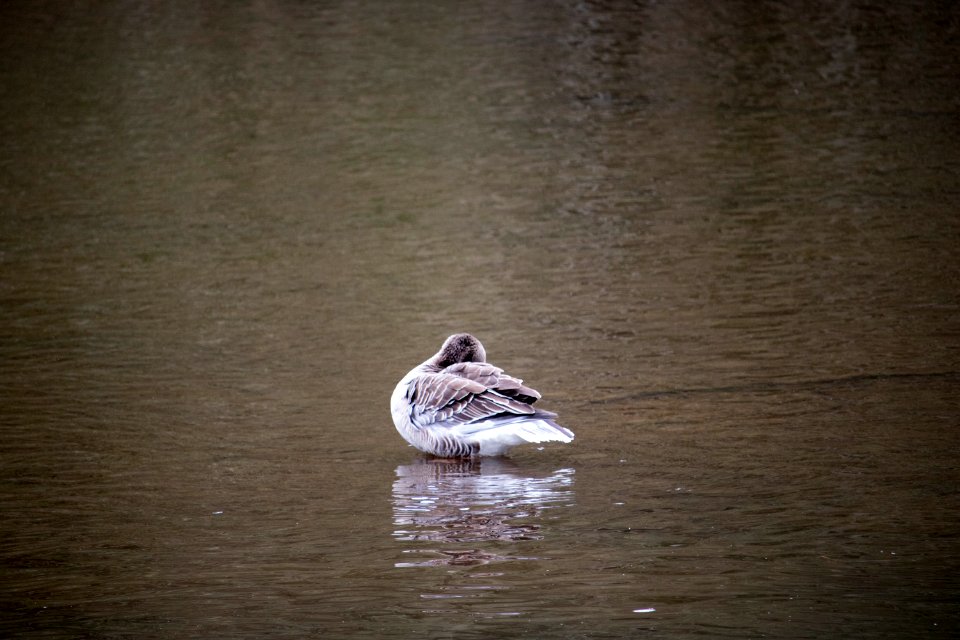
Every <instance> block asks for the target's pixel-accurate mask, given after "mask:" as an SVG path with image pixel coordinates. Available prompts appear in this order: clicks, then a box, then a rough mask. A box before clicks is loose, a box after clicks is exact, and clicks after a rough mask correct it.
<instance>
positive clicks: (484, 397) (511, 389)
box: [407, 362, 540, 426]
mask: <svg viewBox="0 0 960 640" xmlns="http://www.w3.org/2000/svg"><path fill="white" fill-rule="evenodd" d="M407 397H408V398H409V400H410V403H411V405H412V407H413V411H412V413H413V415H412V418H413V422H414V424H419V425H427V424H435V423H440V424H443V423H446V424H447V425H450V426H452V425H454V424H467V423H470V422H476V421H479V420H485V419H488V418H493V417H495V416H499V415H504V414H507V415H510V414H512V415H518V416H520V415H532V414H533V413H535V411H536V410H535V409H534V408H533V407H532V406H530V405H531V403H533V402H535V401H536V400H537V399H539V398H540V394H539V393H538V392H537V391H536V390H535V389H531V388H530V387H527V386H525V385H524V384H523V381H522V380H520V379H519V378H514V377H512V376H508V375H507V374H505V373H503V370H502V369H500V368H499V367H495V366H493V365H491V364H489V363H485V362H461V363H458V364H455V365H452V366H450V367H447V368H446V369H444V370H443V371H440V372H437V373H425V374H423V375H421V376H418V377H416V378H414V379H413V380H411V381H410V386H409V388H408V390H407Z"/></svg>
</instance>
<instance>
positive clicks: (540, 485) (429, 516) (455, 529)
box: [393, 458, 574, 567]
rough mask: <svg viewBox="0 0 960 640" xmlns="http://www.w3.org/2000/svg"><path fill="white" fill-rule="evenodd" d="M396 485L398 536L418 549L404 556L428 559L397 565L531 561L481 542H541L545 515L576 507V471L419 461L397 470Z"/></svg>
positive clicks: (495, 461)
mask: <svg viewBox="0 0 960 640" xmlns="http://www.w3.org/2000/svg"><path fill="white" fill-rule="evenodd" d="M396 473H397V479H396V480H395V481H394V483H393V522H394V527H395V529H394V533H393V535H394V537H395V538H396V539H397V540H400V541H404V542H418V543H419V542H433V543H439V544H437V545H434V546H432V547H429V548H427V547H421V546H420V545H415V546H413V548H409V549H406V550H405V551H404V553H410V554H418V555H419V554H423V555H426V556H429V559H425V560H423V561H417V562H398V563H396V566H397V567H422V566H431V565H461V566H462V565H477V564H488V563H490V562H500V561H506V560H530V559H534V558H531V557H528V556H519V555H504V554H501V553H496V552H495V551H493V550H492V549H488V550H484V549H482V548H480V545H478V544H477V543H487V544H486V545H485V546H488V547H491V548H496V547H499V548H502V547H503V545H500V544H493V543H496V542H512V543H517V542H521V541H525V540H540V539H542V538H543V537H544V531H543V528H542V527H543V525H542V524H541V522H538V520H542V519H543V518H542V513H543V511H545V510H547V509H552V508H556V507H562V506H566V505H570V504H572V503H573V490H572V486H573V473H574V471H573V469H559V470H557V471H554V472H552V473H549V474H547V475H542V476H531V475H528V474H526V473H524V472H522V471H521V469H520V468H519V467H518V466H517V465H516V464H515V463H513V462H511V461H509V460H505V459H501V458H485V459H469V460H457V461H450V460H437V459H422V460H419V461H417V462H416V463H414V464H409V465H401V466H399V467H397V471H396Z"/></svg>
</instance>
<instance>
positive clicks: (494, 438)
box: [451, 411, 574, 456]
mask: <svg viewBox="0 0 960 640" xmlns="http://www.w3.org/2000/svg"><path fill="white" fill-rule="evenodd" d="M554 417H555V414H552V413H550V412H548V411H538V412H536V413H535V414H534V415H532V416H512V417H507V418H504V417H501V418H496V419H493V420H481V421H479V422H474V423H470V424H461V425H457V426H455V427H452V428H451V431H452V432H454V433H456V434H457V435H459V436H461V437H463V438H465V439H467V440H469V441H472V442H475V443H477V444H479V445H480V454H481V455H487V456H490V455H493V456H495V455H500V454H502V453H503V452H504V451H506V450H507V449H508V448H510V447H514V446H516V445H518V444H523V443H525V442H531V443H539V442H571V441H572V440H573V438H574V434H573V431H571V430H570V429H567V428H566V427H562V426H560V425H559V424H557V423H556V422H555V421H554V420H553V418H554Z"/></svg>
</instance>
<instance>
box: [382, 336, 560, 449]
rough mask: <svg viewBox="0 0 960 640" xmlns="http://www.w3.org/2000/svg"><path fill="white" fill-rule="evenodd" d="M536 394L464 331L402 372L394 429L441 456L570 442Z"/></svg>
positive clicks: (392, 410) (395, 396)
mask: <svg viewBox="0 0 960 640" xmlns="http://www.w3.org/2000/svg"><path fill="white" fill-rule="evenodd" d="M539 399H540V394H539V393H538V392H537V391H536V390H534V389H531V388H530V387H528V386H525V385H524V384H523V380H521V379H519V378H514V377H513V376H509V375H507V374H506V373H504V372H503V369H501V368H500V367H497V366H494V365H492V364H490V363H489V362H487V353H486V351H485V350H484V348H483V345H482V344H480V341H479V340H477V339H476V338H475V337H473V336H472V335H470V334H469V333H455V334H453V335H452V336H450V337H448V338H447V339H446V340H445V341H444V343H443V346H442V347H440V351H438V352H437V353H436V354H434V355H432V356H430V357H429V358H427V359H426V360H424V361H423V363H422V364H420V365H418V366H416V367H414V368H413V369H411V370H410V372H409V373H408V374H407V375H405V376H403V378H402V379H401V380H400V382H399V383H397V386H396V388H395V389H394V390H393V395H392V396H391V398H390V413H391V414H392V415H393V423H394V425H396V427H397V431H399V432H400V435H401V436H403V438H404V439H405V440H406V441H407V442H409V443H410V444H411V445H413V446H414V447H416V448H417V449H419V450H420V451H423V452H425V453H428V454H431V455H434V456H437V457H439V458H468V457H474V456H500V455H503V454H504V452H506V450H507V449H509V448H510V447H513V446H516V445H518V444H523V443H525V442H552V441H555V442H571V441H572V440H573V437H574V436H573V432H572V431H570V430H569V429H567V428H566V427H561V426H560V425H559V424H557V423H556V422H555V421H554V418H556V417H557V414H555V413H552V412H550V411H544V410H542V409H539V408H534V407H533V406H532V405H533V403H534V402H536V401H537V400H539Z"/></svg>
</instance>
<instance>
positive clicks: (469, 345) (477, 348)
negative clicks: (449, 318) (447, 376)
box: [434, 333, 487, 369]
mask: <svg viewBox="0 0 960 640" xmlns="http://www.w3.org/2000/svg"><path fill="white" fill-rule="evenodd" d="M434 361H435V362H436V364H437V366H438V367H440V368H441V369H445V368H446V367H449V366H450V365H452V364H457V363H458V362H486V361H487V352H486V351H484V350H483V345H482V344H480V341H479V340H477V339H476V338H474V337H473V336H472V335H470V334H469V333H455V334H453V335H452V336H450V337H449V338H447V339H446V340H444V342H443V346H442V347H440V351H439V352H437V355H436V356H434Z"/></svg>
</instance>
